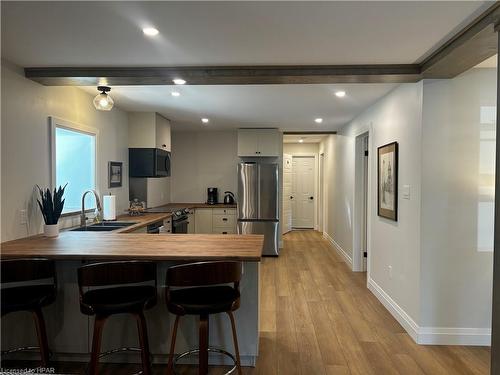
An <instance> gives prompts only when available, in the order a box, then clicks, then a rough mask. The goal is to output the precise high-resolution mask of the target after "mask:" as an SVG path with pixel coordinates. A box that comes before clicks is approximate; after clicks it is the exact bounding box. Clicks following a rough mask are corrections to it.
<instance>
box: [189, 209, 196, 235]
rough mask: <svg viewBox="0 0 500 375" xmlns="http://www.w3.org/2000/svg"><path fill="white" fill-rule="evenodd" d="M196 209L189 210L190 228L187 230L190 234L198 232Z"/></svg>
mask: <svg viewBox="0 0 500 375" xmlns="http://www.w3.org/2000/svg"><path fill="white" fill-rule="evenodd" d="M194 212H195V211H194V210H189V213H188V215H187V216H188V229H187V232H188V234H195V233H196V217H195V213H194Z"/></svg>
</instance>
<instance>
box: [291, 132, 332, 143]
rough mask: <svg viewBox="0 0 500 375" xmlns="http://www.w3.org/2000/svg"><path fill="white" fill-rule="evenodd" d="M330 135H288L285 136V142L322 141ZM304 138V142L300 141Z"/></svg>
mask: <svg viewBox="0 0 500 375" xmlns="http://www.w3.org/2000/svg"><path fill="white" fill-rule="evenodd" d="M326 137H328V135H327V134H304V135H295V134H294V135H287V134H285V135H284V136H283V143H320V142H321V141H322V140H323V139H325V138H326ZM300 140H302V142H299V141H300Z"/></svg>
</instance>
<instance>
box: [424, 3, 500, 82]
mask: <svg viewBox="0 0 500 375" xmlns="http://www.w3.org/2000/svg"><path fill="white" fill-rule="evenodd" d="M499 21H500V2H496V3H495V4H493V5H492V6H491V7H490V8H488V9H487V10H486V11H485V12H483V13H482V14H481V15H480V16H479V17H477V18H476V19H475V20H474V21H472V22H471V23H470V24H469V25H468V26H467V27H465V28H464V29H463V30H462V31H460V32H459V33H458V34H457V35H455V36H454V37H453V38H451V39H450V40H449V41H448V42H446V43H445V44H444V45H443V46H441V47H440V48H439V49H438V50H437V51H436V52H434V53H433V54H432V55H431V56H429V57H428V58H427V59H425V60H424V61H423V62H422V64H421V72H422V75H423V77H424V78H453V77H456V76H457V75H458V74H460V73H463V72H465V71H467V70H469V69H470V68H472V67H474V66H476V65H477V64H479V63H481V62H483V61H484V60H486V59H487V58H489V57H491V56H493V55H495V54H496V53H497V33H496V32H495V29H494V26H495V25H496V24H497V23H498V22H499Z"/></svg>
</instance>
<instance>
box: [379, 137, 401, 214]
mask: <svg viewBox="0 0 500 375" xmlns="http://www.w3.org/2000/svg"><path fill="white" fill-rule="evenodd" d="M377 163H378V168H377V186H378V216H381V217H385V218H386V219H390V220H394V221H398V143H397V142H392V143H388V144H386V145H384V146H380V147H379V148H378V156H377Z"/></svg>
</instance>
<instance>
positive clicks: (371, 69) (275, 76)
mask: <svg viewBox="0 0 500 375" xmlns="http://www.w3.org/2000/svg"><path fill="white" fill-rule="evenodd" d="M25 75H26V77H27V78H30V79H32V80H33V81H36V82H39V83H41V84H43V85H47V86H68V85H70V86H71V85H73V86H97V85H99V84H107V85H111V86H128V85H171V84H172V80H173V79H174V78H179V77H181V78H183V79H185V80H186V81H187V83H188V84H190V85H251V84H312V83H385V82H390V83H402V82H417V81H418V80H420V79H421V76H420V68H419V66H418V65H336V66H326V65H325V66H323V65H311V66H308V65H304V66H287V65H279V66H213V67H143V68H138V67H133V68H111V67H103V68H84V67H69V68H65V67H63V68H58V67H55V68H26V69H25Z"/></svg>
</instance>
